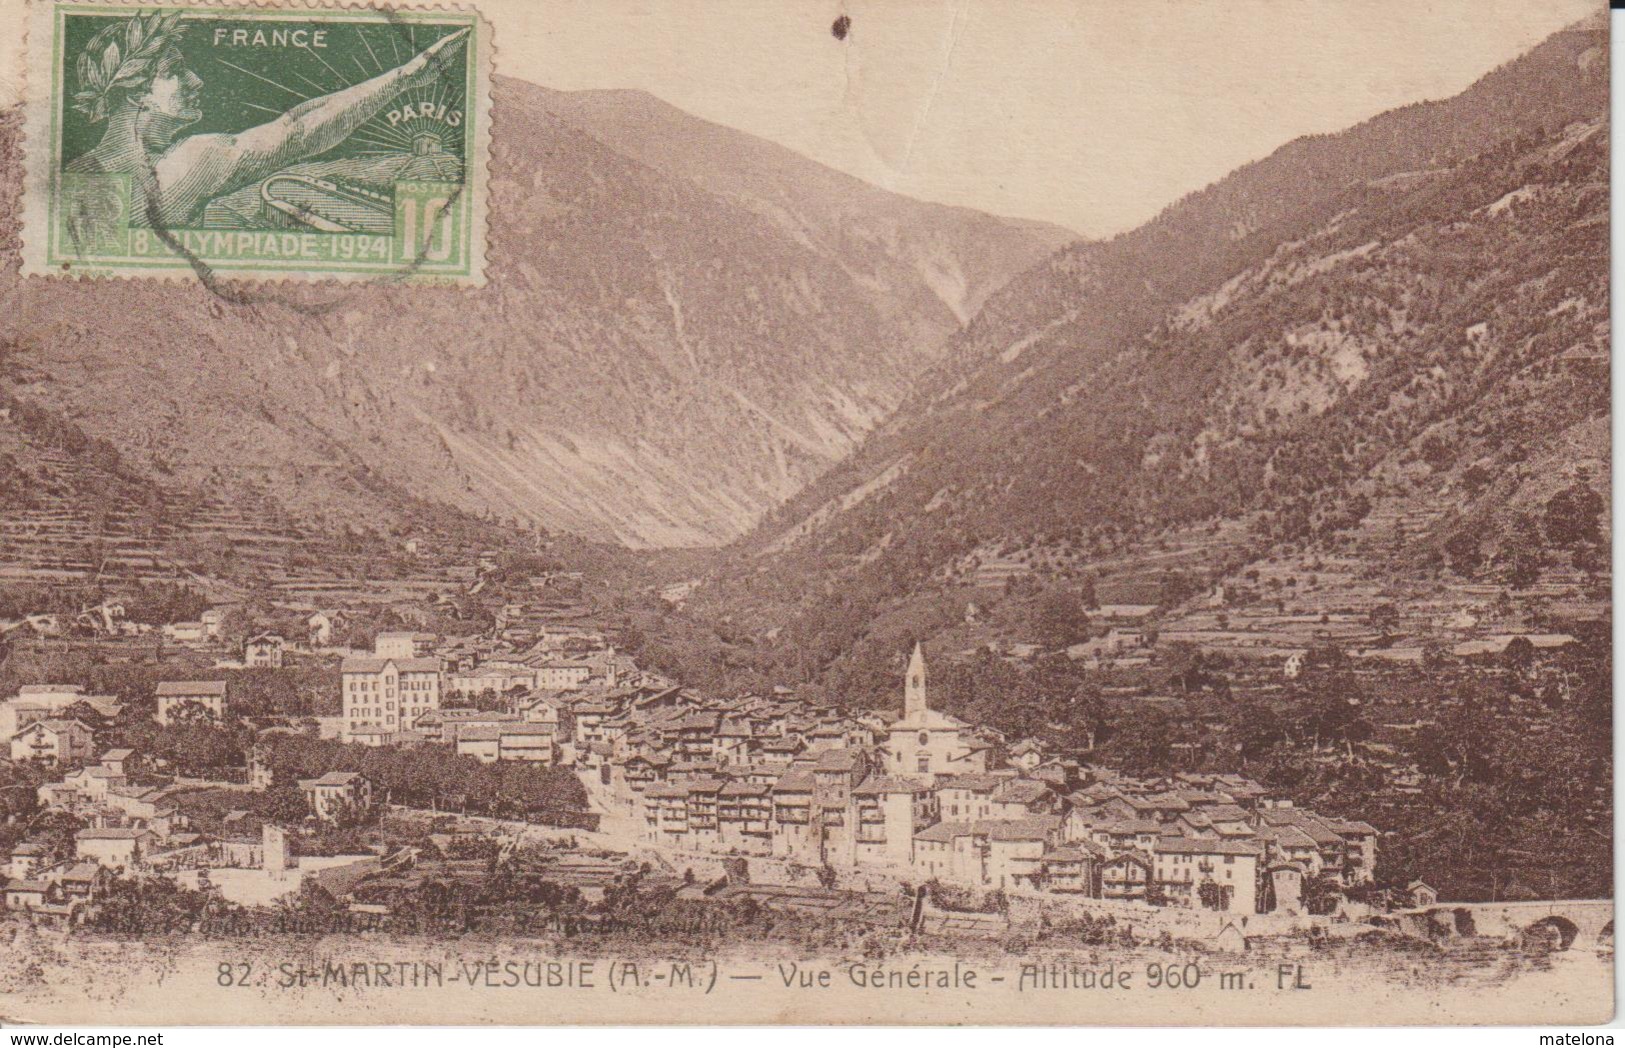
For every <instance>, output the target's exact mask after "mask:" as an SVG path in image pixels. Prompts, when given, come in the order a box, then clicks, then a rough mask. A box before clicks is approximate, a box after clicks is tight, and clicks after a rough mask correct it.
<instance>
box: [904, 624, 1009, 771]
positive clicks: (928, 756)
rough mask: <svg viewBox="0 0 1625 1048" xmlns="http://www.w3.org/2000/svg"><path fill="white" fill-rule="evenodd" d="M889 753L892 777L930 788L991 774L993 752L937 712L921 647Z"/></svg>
mask: <svg viewBox="0 0 1625 1048" xmlns="http://www.w3.org/2000/svg"><path fill="white" fill-rule="evenodd" d="M883 747H884V749H885V752H886V770H887V772H888V773H889V774H892V775H906V776H908V777H910V778H912V779H916V780H919V781H921V782H924V783H925V784H926V785H928V786H933V785H935V784H936V782H937V780H938V779H939V778H941V777H944V776H948V775H968V774H973V773H980V772H985V771H987V746H986V744H984V743H982V742H981V741H980V740H978V739H977V738H975V737H974V735H973V734H972V733H971V730H970V725H968V724H966V723H965V722H964V721H962V720H960V719H959V718H957V717H950V716H949V715H948V714H946V713H939V712H938V711H936V710H933V709H932V708H931V706H930V703H929V702H928V701H927V699H926V680H925V653H924V652H923V651H921V650H920V646H919V645H918V644H916V645H914V654H913V656H912V657H910V659H909V662H908V677H907V679H906V680H905V681H904V685H903V715H902V716H901V717H899V718H898V719H897V720H895V721H892V722H891V724H889V725H888V726H887V727H886V730H885V734H884V739H883Z"/></svg>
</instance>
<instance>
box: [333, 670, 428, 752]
mask: <svg viewBox="0 0 1625 1048" xmlns="http://www.w3.org/2000/svg"><path fill="white" fill-rule="evenodd" d="M339 677H340V684H339V687H340V689H341V692H340V693H341V697H342V698H343V700H344V714H343V727H342V731H341V736H340V737H341V738H343V739H344V740H345V741H347V742H373V741H380V742H381V741H387V739H388V738H389V737H390V736H392V735H396V734H398V733H400V732H402V731H408V730H411V729H412V728H413V727H414V725H415V724H416V723H417V721H418V718H420V717H422V716H423V715H424V714H425V713H428V712H429V711H430V710H437V709H439V708H440V661H439V660H438V659H401V658H376V657H374V658H349V659H345V660H344V662H343V664H342V665H341V666H340V667H339Z"/></svg>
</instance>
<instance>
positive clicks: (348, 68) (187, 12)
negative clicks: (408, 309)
mask: <svg viewBox="0 0 1625 1048" xmlns="http://www.w3.org/2000/svg"><path fill="white" fill-rule="evenodd" d="M490 49H491V41H490V34H489V30H488V27H487V26H486V25H485V23H483V22H482V21H481V20H480V18H479V16H478V15H477V14H476V13H475V12H474V11H472V10H471V9H467V8H455V7H437V8H433V9H414V8H379V7H374V8H360V7H337V6H320V5H307V4H303V3H301V4H283V5H279V6H202V5H179V6H176V5H162V6H156V7H154V6H139V7H138V6H134V5H125V4H106V3H76V2H55V3H39V4H36V5H35V6H34V7H33V8H32V12H31V16H30V22H29V29H28V52H29V61H28V74H27V76H28V79H27V83H26V88H25V90H26V92H27V96H26V101H25V122H26V130H27V136H28V138H27V148H26V172H25V181H24V189H23V211H24V251H23V265H24V272H25V273H26V274H30V275H34V274H40V275H44V274H64V275H78V276H84V275H92V276H121V277H145V276H171V277H174V276H182V277H187V278H197V277H202V278H205V279H207V278H210V277H212V276H221V277H228V278H237V279H259V280H267V279H268V280H286V279H304V280H345V281H375V282H403V281H405V282H412V283H436V284H450V285H464V286H477V285H479V284H481V283H483V280H484V275H483V267H484V260H485V188H486V166H487V165H486V157H487V153H488V146H487V143H488V140H489V134H490V118H489V117H490V108H489V88H488V81H489V76H488V69H489V63H490V59H489V55H490Z"/></svg>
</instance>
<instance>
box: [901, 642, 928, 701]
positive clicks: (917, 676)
mask: <svg viewBox="0 0 1625 1048" xmlns="http://www.w3.org/2000/svg"><path fill="white" fill-rule="evenodd" d="M928 708H929V707H928V706H927V705H926V702H925V652H923V651H921V650H920V645H919V644H918V643H917V642H916V643H915V645H914V654H913V655H912V656H910V657H909V660H908V678H907V679H906V680H905V681H904V682H903V716H904V717H914V716H924V715H925V711H926V710H927V709H928Z"/></svg>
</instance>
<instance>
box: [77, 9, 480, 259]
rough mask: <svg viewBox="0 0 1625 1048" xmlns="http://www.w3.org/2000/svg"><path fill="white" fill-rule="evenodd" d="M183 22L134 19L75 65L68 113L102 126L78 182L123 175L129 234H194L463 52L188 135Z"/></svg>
mask: <svg viewBox="0 0 1625 1048" xmlns="http://www.w3.org/2000/svg"><path fill="white" fill-rule="evenodd" d="M184 31H185V29H184V26H183V25H182V23H181V13H180V12H173V11H171V12H163V13H156V14H152V15H148V16H146V17H145V18H143V17H142V16H141V15H135V16H133V17H132V18H130V19H129V20H127V21H125V22H121V23H115V24H114V25H110V26H108V27H107V28H106V29H103V30H102V31H101V32H98V33H97V34H96V35H95V36H94V37H92V38H91V40H90V42H89V43H88V44H87V45H86V47H85V49H84V51H83V52H82V53H81V54H80V55H79V58H78V64H77V70H76V71H77V73H78V79H79V89H78V91H76V92H75V94H74V96H73V106H74V108H75V109H77V110H79V111H80V112H81V113H84V114H85V116H86V117H87V118H88V119H90V120H91V121H92V122H93V123H96V122H100V121H102V120H106V121H107V129H106V131H105V132H104V133H103V135H102V138H101V141H100V143H99V144H98V145H97V146H96V148H95V149H93V150H91V151H90V152H88V153H86V154H84V155H83V156H80V157H78V158H77V159H75V160H74V161H73V162H72V163H71V164H69V166H68V170H69V171H70V172H74V173H86V174H129V175H131V176H132V178H131V182H132V187H131V192H132V194H133V195H134V199H133V201H132V204H133V207H132V211H133V215H132V219H133V224H139V225H148V226H156V227H164V228H177V227H184V226H189V225H193V224H195V223H196V222H197V221H198V219H199V218H200V217H201V215H202V213H203V209H204V208H205V206H207V205H208V203H209V201H211V200H213V199H215V198H216V197H218V196H221V195H223V194H226V193H230V192H232V191H233V190H236V189H240V188H242V187H243V186H246V185H248V184H250V183H252V182H254V181H255V180H257V179H260V178H264V177H265V176H267V175H271V174H274V173H275V172H277V171H279V170H281V169H282V168H284V167H286V166H288V165H289V164H293V163H297V162H299V161H301V160H305V159H308V158H310V157H314V156H318V155H319V154H321V153H324V152H326V151H327V150H329V149H331V148H333V147H334V146H336V145H338V144H339V143H340V142H342V141H344V140H345V139H346V138H347V137H349V135H350V134H351V133H352V132H354V131H355V130H356V129H357V128H359V127H360V126H361V125H362V124H364V123H365V122H366V121H367V120H369V119H371V118H372V117H373V116H374V115H375V114H377V113H378V112H379V111H380V110H382V109H383V108H384V107H385V106H386V105H388V104H389V103H390V101H391V100H392V99H394V98H396V97H397V96H398V95H400V94H401V93H402V92H404V91H408V90H410V89H412V88H414V87H418V86H420V85H422V84H424V83H426V82H427V81H428V80H429V79H430V78H431V77H433V76H434V74H435V73H436V72H438V71H439V70H440V69H441V68H442V67H443V66H444V65H445V63H446V62H447V61H448V60H449V59H450V58H451V57H452V56H454V55H455V54H456V53H457V51H458V50H459V49H460V48H461V47H462V46H463V41H464V40H465V39H466V37H467V35H468V32H469V31H468V30H467V29H462V30H459V31H457V32H455V33H452V34H450V35H448V36H445V37H442V38H441V39H439V40H437V41H436V42H435V43H434V44H433V45H431V46H430V47H428V48H426V49H425V50H423V51H422V52H421V53H419V54H418V55H416V56H414V57H413V58H411V59H410V60H408V61H407V62H405V63H403V64H401V65H399V66H397V67H396V68H394V69H390V70H387V71H385V72H383V73H380V74H378V75H377V76H374V77H372V78H371V79H369V80H364V81H362V82H360V83H358V84H353V85H351V86H349V87H346V88H343V89H342V90H339V91H334V92H332V93H331V94H327V95H323V96H320V97H317V98H311V99H309V100H307V101H304V102H301V103H300V104H298V105H296V106H294V107H293V108H292V109H290V110H288V111H287V112H286V113H284V114H282V115H281V116H279V117H277V118H275V119H273V120H270V121H268V122H266V123H263V124H260V125H258V126H257V127H250V128H247V129H246V130H243V131H238V132H234V133H210V134H194V135H187V134H185V130H186V129H187V128H188V127H190V126H192V125H193V124H195V123H197V121H198V120H200V119H201V118H202V115H203V113H202V110H201V108H200V106H201V104H202V97H203V81H202V79H201V78H200V77H198V75H197V74H196V73H194V72H193V71H192V70H191V69H189V68H187V66H186V63H185V58H184V56H183V55H182V53H181V49H180V46H179V41H180V37H181V34H182V33H183V32H184Z"/></svg>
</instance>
